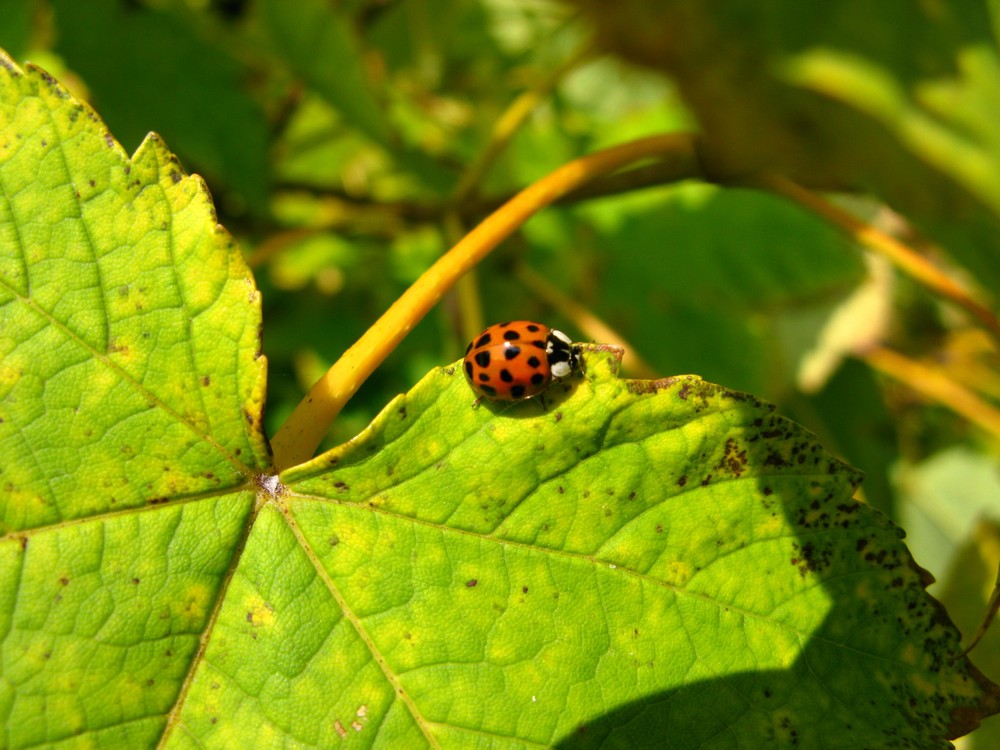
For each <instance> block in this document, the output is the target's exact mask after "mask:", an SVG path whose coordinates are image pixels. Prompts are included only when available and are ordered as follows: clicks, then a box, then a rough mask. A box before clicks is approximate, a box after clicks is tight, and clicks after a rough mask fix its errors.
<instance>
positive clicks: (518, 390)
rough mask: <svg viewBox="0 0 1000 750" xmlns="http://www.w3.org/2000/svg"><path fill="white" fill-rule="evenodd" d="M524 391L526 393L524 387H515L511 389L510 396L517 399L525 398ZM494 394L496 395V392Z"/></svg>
mask: <svg viewBox="0 0 1000 750" xmlns="http://www.w3.org/2000/svg"><path fill="white" fill-rule="evenodd" d="M524 391H525V388H524V386H523V385H515V386H512V387H511V389H510V395H511V396H513V397H514V398H516V399H517V398H524ZM494 393H496V391H494Z"/></svg>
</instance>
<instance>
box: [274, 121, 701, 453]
mask: <svg viewBox="0 0 1000 750" xmlns="http://www.w3.org/2000/svg"><path fill="white" fill-rule="evenodd" d="M693 149H694V139H693V137H692V136H691V135H689V134H666V135H655V136H650V137H648V138H642V139H639V140H636V141H630V142H628V143H624V144H621V145H619V146H614V147H612V148H609V149H605V150H603V151H598V152H596V153H593V154H588V155H587V156H583V157H580V158H579V159H574V160H573V161H571V162H568V163H567V164H564V165H563V166H561V167H559V168H558V169H556V170H555V171H554V172H551V173H550V174H548V175H546V176H545V177H543V178H542V179H540V180H538V181H537V182H535V183H533V184H532V185H529V186H528V187H527V188H525V189H524V190H522V191H521V192H520V193H518V194H517V195H515V196H514V197H513V198H511V200H510V201H508V202H507V203H506V204H505V205H503V206H502V207H501V208H500V209H498V210H497V211H495V212H494V213H492V214H491V215H490V216H488V217H487V218H486V219H485V220H484V221H483V222H482V223H480V224H479V225H478V226H477V227H475V228H474V229H473V230H472V231H471V232H469V234H467V235H466V236H465V237H463V238H462V239H461V240H460V241H459V242H458V243H457V244H456V245H455V246H454V247H453V248H452V249H451V250H449V251H448V252H447V253H445V254H444V255H442V256H441V258H439V259H438V261H437V262H436V263H435V264H434V265H433V266H431V267H430V268H429V269H427V271H426V272H425V273H424V274H423V275H422V276H421V277H420V278H419V279H417V281H416V282H415V283H414V284H413V285H412V286H411V287H410V288H409V289H407V290H406V291H405V292H404V293H403V294H402V296H400V298H399V299H398V300H396V302H394V303H393V304H392V306H391V307H390V308H389V309H388V310H386V312H385V313H384V314H383V315H382V317H381V318H379V319H378V320H377V321H376V322H375V324H374V325H373V326H372V327H371V328H369V329H368V330H367V331H366V332H365V333H364V334H363V335H362V336H361V338H360V339H358V341H357V342H356V343H355V344H354V345H353V346H351V348H350V349H348V350H347V351H346V352H344V355H343V356H342V357H341V358H340V359H339V360H337V362H335V363H334V365H333V367H331V368H330V369H329V370H328V371H327V372H326V374H325V375H324V376H323V377H322V378H320V379H319V381H317V382H316V384H315V385H313V387H312V388H311V389H310V390H309V393H308V394H306V397H305V398H304V399H303V400H302V401H301V402H300V403H299V404H298V406H296V407H295V410H294V411H293V412H292V414H291V416H290V417H289V418H288V421H286V422H285V424H283V425H282V426H281V428H280V429H279V430H278V432H277V433H276V434H275V436H274V440H273V441H272V448H273V451H274V462H275V466H276V467H277V469H278V470H279V471H280V470H282V469H285V468H288V467H290V466H294V465H296V464H298V463H301V462H303V461H306V460H308V459H309V458H310V457H311V456H312V455H313V453H314V452H315V450H316V447H317V446H318V445H319V443H320V441H321V440H322V439H323V436H324V435H325V434H326V432H327V429H328V428H329V426H330V424H331V423H332V422H333V420H334V419H335V418H336V416H337V415H338V414H339V413H340V410H341V409H342V408H343V407H344V404H345V403H347V401H348V400H349V399H350V398H351V396H353V395H354V393H355V392H356V391H357V390H358V388H359V387H360V386H361V384H362V383H363V382H364V381H365V379H367V377H368V376H369V375H370V374H371V373H372V372H373V371H374V370H375V368H376V367H378V366H379V364H381V363H382V361H383V360H384V359H385V358H386V357H387V356H388V355H389V353H390V352H391V351H392V350H393V349H395V347H396V346H397V344H399V342H400V341H402V340H403V338H404V337H405V336H406V334H407V333H409V332H410V330H411V329H412V328H413V327H414V326H415V325H416V324H417V323H418V322H419V321H420V320H421V319H422V318H423V317H424V315H426V314H427V312H428V311H429V310H430V309H431V307H433V306H434V305H435V304H436V303H437V301H438V300H439V299H440V298H441V296H442V295H443V294H444V292H445V291H447V290H448V289H450V288H451V287H452V286H453V285H454V284H455V282H456V281H457V280H458V279H459V278H461V277H462V276H463V275H465V274H466V273H467V272H468V271H469V270H470V269H471V268H473V267H474V266H475V265H476V264H477V263H479V261H481V260H482V259H483V258H484V257H485V256H486V255H487V254H488V253H489V252H490V251H491V250H493V248H495V247H496V246H497V245H498V244H499V243H500V242H501V241H503V240H504V239H506V238H507V237H509V236H510V235H511V234H513V233H514V232H515V231H516V230H517V229H518V227H520V226H521V225H522V224H523V223H524V222H525V221H527V220H528V219H529V218H530V217H531V216H532V215H534V214H535V213H537V212H538V211H539V210H541V209H542V208H544V207H546V206H548V205H549V204H551V203H552V202H554V201H556V200H558V199H559V198H561V197H563V196H564V195H566V194H567V193H569V192H571V191H572V190H575V189H576V188H578V187H580V186H582V185H584V184H586V183H588V182H590V181H591V180H593V179H594V178H595V177H598V176H600V175H604V174H607V173H609V172H612V171H615V170H618V169H621V168H622V167H625V166H627V165H629V164H632V163H634V162H636V161H639V160H640V159H648V158H654V157H658V156H663V155H666V154H670V153H674V152H677V151H684V152H690V151H692V150H693Z"/></svg>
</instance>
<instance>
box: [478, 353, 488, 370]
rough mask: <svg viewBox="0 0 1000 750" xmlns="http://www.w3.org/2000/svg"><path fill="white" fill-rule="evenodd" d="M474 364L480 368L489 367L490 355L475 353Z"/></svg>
mask: <svg viewBox="0 0 1000 750" xmlns="http://www.w3.org/2000/svg"><path fill="white" fill-rule="evenodd" d="M475 360H476V364H477V365H479V366H480V367H489V366H490V353H489V352H477V353H476V357H475Z"/></svg>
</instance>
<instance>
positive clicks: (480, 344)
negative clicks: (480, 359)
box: [476, 333, 493, 349]
mask: <svg viewBox="0 0 1000 750" xmlns="http://www.w3.org/2000/svg"><path fill="white" fill-rule="evenodd" d="M492 340H493V336H492V335H491V334H489V333H484V334H483V335H482V336H480V337H479V340H478V341H476V349H481V348H482V347H484V346H486V345H487V344H488V343H490V342H491V341H492Z"/></svg>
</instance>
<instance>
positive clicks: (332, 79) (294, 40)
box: [260, 0, 392, 146]
mask: <svg viewBox="0 0 1000 750" xmlns="http://www.w3.org/2000/svg"><path fill="white" fill-rule="evenodd" d="M260 13H261V14H262V16H263V19H264V21H265V23H266V28H267V29H268V30H269V32H270V34H271V37H272V39H273V41H274V44H275V47H276V48H277V49H278V50H279V51H280V52H281V53H282V54H283V55H284V56H285V58H286V59H287V60H288V63H289V65H290V66H291V67H292V69H293V70H294V71H295V73H297V74H298V75H299V76H301V77H302V78H303V80H305V82H306V83H308V84H309V85H310V86H311V87H312V88H314V89H315V90H316V91H318V92H319V93H320V94H321V95H322V96H323V97H325V98H326V99H327V101H329V102H330V103H331V104H332V105H333V106H334V107H336V108H337V110H338V111H339V112H340V113H341V114H342V115H343V116H344V118H345V119H346V120H348V121H349V122H351V124H353V125H354V126H355V127H357V128H358V129H359V130H361V132H363V133H365V134H366V135H367V136H368V137H369V138H371V139H372V140H374V141H375V142H376V143H379V144H381V145H383V146H386V145H389V143H390V141H391V140H392V132H391V130H390V128H389V126H388V123H387V121H386V120H385V117H384V115H383V114H382V109H381V106H380V104H379V102H378V99H377V98H376V96H375V92H374V89H373V87H372V85H371V84H370V83H369V82H368V77H367V74H366V72H365V70H364V67H363V66H362V56H361V55H360V54H359V52H360V45H359V43H358V40H357V38H356V37H355V32H354V29H353V28H352V27H351V24H350V22H349V20H348V19H347V18H346V17H345V15H344V13H343V11H342V10H338V9H337V8H336V7H334V6H332V5H331V4H330V3H326V2H323V0H300V1H299V2H297V3H295V4H294V5H290V4H288V3H285V2H280V0H262V2H261V3H260Z"/></svg>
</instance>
